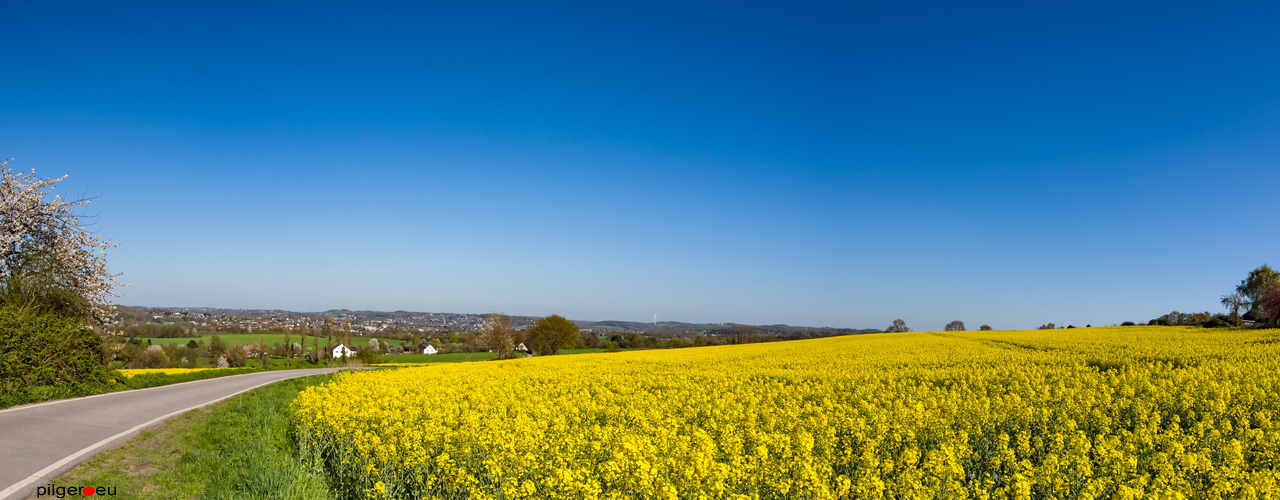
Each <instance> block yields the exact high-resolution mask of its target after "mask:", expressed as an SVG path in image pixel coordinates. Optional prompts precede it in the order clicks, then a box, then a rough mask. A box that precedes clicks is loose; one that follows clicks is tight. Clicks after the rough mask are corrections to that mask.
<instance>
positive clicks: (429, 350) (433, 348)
mask: <svg viewBox="0 0 1280 500" xmlns="http://www.w3.org/2000/svg"><path fill="white" fill-rule="evenodd" d="M437 352H440V351H437V350H436V346H433V345H429V346H427V347H426V349H423V350H422V353H423V354H435V353H437Z"/></svg>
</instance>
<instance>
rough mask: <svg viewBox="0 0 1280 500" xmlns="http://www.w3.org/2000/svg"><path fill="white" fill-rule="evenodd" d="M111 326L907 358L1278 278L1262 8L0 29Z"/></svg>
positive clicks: (24, 135) (847, 11) (203, 11)
mask: <svg viewBox="0 0 1280 500" xmlns="http://www.w3.org/2000/svg"><path fill="white" fill-rule="evenodd" d="M4 12H5V15H4V17H5V20H6V28H5V30H6V35H5V43H4V44H3V45H0V63H2V64H3V67H4V68H5V75H4V77H3V78H0V156H3V157H6V158H9V157H13V158H16V160H15V162H14V163H13V164H12V165H11V166H12V167H13V168H16V169H21V170H28V169H36V171H37V173H38V174H40V175H42V176H46V175H47V176H61V175H63V174H69V175H70V177H69V178H68V179H67V180H66V181H65V182H64V183H63V184H62V185H61V188H60V191H61V192H63V193H64V194H71V195H78V194H82V193H84V194H88V195H90V196H96V199H95V200H94V202H93V204H92V210H91V212H92V213H94V214H96V215H97V218H96V219H95V225H94V229H95V230H97V231H100V232H101V233H102V234H104V235H105V236H107V237H108V238H110V239H112V240H113V241H115V242H116V243H119V244H120V247H119V248H116V249H114V250H113V251H112V252H111V253H110V254H109V256H108V257H109V262H110V264H111V266H112V269H113V270H114V271H116V272H121V273H123V276H122V277H121V280H122V281H124V282H126V283H130V284H132V286H131V287H129V288H125V289H122V290H119V293H121V294H122V295H124V297H123V298H121V299H119V302H120V303H124V304H132V305H153V306H210V307H244V308H282V309H291V310H307V311H314V310H326V309H331V308H351V309H357V308H359V309H364V308H369V309H382V310H394V309H406V310H423V311H450V312H476V313H484V312H491V311H501V312H506V313H510V314H521V315H545V314H552V313H558V314H563V315H566V316H568V317H571V318H575V319H591V320H602V319H623V320H639V321H645V320H651V319H652V317H653V315H654V314H655V313H656V314H657V315H658V317H659V319H662V320H676V321H690V322H738V323H754V324H773V323H789V324H797V325H810V326H833V327H853V328H884V327H885V326H887V325H888V324H889V323H890V322H891V321H892V320H893V319H895V318H902V319H904V320H905V321H906V322H907V324H908V326H911V327H913V328H914V329H917V330H934V329H940V328H941V327H942V326H943V325H944V324H945V323H946V322H948V321H950V320H954V319H959V320H962V321H964V322H965V323H966V324H967V325H969V326H970V328H975V327H977V326H978V325H980V324H983V323H987V324H990V325H992V326H994V327H996V328H1000V329H1002V328H1033V327H1035V326H1038V325H1040V324H1042V323H1045V322H1054V323H1058V324H1075V325H1084V324H1094V325H1099V324H1112V323H1119V322H1121V321H1126V320H1132V321H1145V320H1147V319H1150V318H1153V317H1156V316H1159V315H1161V314H1164V313H1167V312H1169V311H1170V310H1174V309H1177V310H1180V311H1184V312H1185V311H1203V310H1213V311H1218V310H1220V309H1221V308H1220V306H1218V304H1217V298H1218V297H1219V296H1220V295H1222V294H1224V293H1227V292H1229V291H1230V290H1231V287H1232V286H1234V285H1235V284H1236V283H1237V282H1239V280H1240V279H1242V278H1243V277H1244V276H1245V275H1246V274H1247V272H1248V271H1249V270H1250V269H1252V268H1254V267H1256V266H1258V265H1260V264H1262V263H1264V262H1270V263H1271V264H1273V265H1277V264H1280V259H1278V258H1277V256H1278V254H1277V252H1276V249H1277V248H1280V245H1278V243H1280V236H1278V235H1277V233H1276V231H1275V230H1274V228H1273V226H1274V214H1275V212H1276V208H1277V202H1276V197H1275V194H1274V193H1275V189H1276V186H1277V185H1280V168H1277V166H1278V165H1280V162H1278V160H1280V140H1277V138H1280V64H1278V63H1277V61H1280V60H1278V59H1277V58H1276V57H1275V54H1276V53H1278V52H1280V36H1277V34H1276V30H1275V29H1274V27H1275V26H1276V25H1278V24H1280V4H1276V3H1274V2H1267V3H1264V2H1257V3H1207V2H1206V3H1201V4H1192V3H1171V2H1146V3H1139V2H1128V3H1124V4H1116V3H1114V2H1107V3H1103V2H1095V3H1084V2H1007V3H995V2H986V3H981V2H970V3H964V4H957V3H954V2H892V3H885V2H881V3H858V2H830V3H805V2H776V3H750V4H745V3H742V2H721V3H712V2H700V3H692V2H672V3H656V2H630V3H627V2H582V3H568V2H553V3H538V4H529V3H523V2H522V3H502V2H466V3H459V2H451V3H448V4H444V3H441V4H439V5H430V4H423V3H420V2H403V3H388V2H358V3H357V2H351V3H324V2H296V3H288V2H253V3H249V2H208V3H200V2H156V3H136V2H134V3H128V4H127V5H114V4H111V5H109V4H103V3H100V2H92V3H91V2H59V1H54V2H21V3H19V2H8V3H7V5H6V6H5V8H4Z"/></svg>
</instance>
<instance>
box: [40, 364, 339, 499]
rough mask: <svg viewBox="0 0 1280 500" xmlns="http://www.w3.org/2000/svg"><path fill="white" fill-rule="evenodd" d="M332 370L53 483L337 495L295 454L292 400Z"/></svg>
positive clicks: (250, 397)
mask: <svg viewBox="0 0 1280 500" xmlns="http://www.w3.org/2000/svg"><path fill="white" fill-rule="evenodd" d="M329 377H330V376H329V375H315V376H310V377H303V378H296V379H290V380H285V381H281V382H276V383H274V384H271V385H268V386H265V387H261V388H258V389H254V390H252V391H249V392H246V393H244V394H240V395H237V396H233V397H231V398H230V399H227V400H225V401H222V402H220V403H218V404H215V405H210V406H206V407H204V408H200V409H197V410H193V411H190V412H187V413H185V414H183V415H181V416H179V417H176V418H173V419H171V420H169V421H167V422H165V423H163V424H160V425H159V426H156V427H153V428H151V429H148V430H145V431H143V432H142V433H140V434H139V435H138V436H137V437H135V438H133V439H132V440H130V441H129V442H128V443H126V444H125V445H124V446H121V447H119V448H116V449H113V450H110V451H107V452H104V453H101V454H99V455H97V456H95V457H93V458H92V459H90V460H88V461H86V462H84V463H82V464H80V465H79V466H77V467H75V468H74V469H72V470H70V471H68V472H67V473H66V474H63V475H62V476H59V477H58V478H57V479H55V480H54V481H53V484H54V486H104V487H114V488H115V491H116V496H115V497H113V498H118V499H139V500H141V499H147V500H151V499H155V500H172V499H179V498H182V499H187V498H192V499H218V500H221V499H227V500H231V499H263V500H310V499H317V500H319V499H327V498H332V497H333V495H331V494H330V492H329V489H328V487H327V485H326V483H325V478H324V477H320V476H315V475H312V474H310V473H307V472H306V470H307V468H306V467H303V466H302V464H301V463H299V462H298V460H297V459H296V458H295V453H294V451H293V450H294V447H293V444H292V441H290V439H289V436H288V430H289V413H288V412H289V403H290V402H291V401H293V399H294V398H295V397H296V396H297V395H298V392H299V391H301V390H302V389H304V388H306V387H308V386H311V385H316V384H320V383H323V382H325V381H327V380H329ZM28 498H29V499H35V496H34V495H33V496H30V497H28Z"/></svg>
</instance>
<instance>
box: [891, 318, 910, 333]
mask: <svg viewBox="0 0 1280 500" xmlns="http://www.w3.org/2000/svg"><path fill="white" fill-rule="evenodd" d="M886 331H888V332H909V331H911V329H910V328H907V322H906V321H902V320H901V319H895V320H893V324H892V325H889V329H888V330H886Z"/></svg>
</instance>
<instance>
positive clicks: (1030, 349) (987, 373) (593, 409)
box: [293, 327, 1280, 499]
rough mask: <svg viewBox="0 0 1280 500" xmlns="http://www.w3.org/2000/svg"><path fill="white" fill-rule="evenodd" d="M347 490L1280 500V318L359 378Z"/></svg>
mask: <svg viewBox="0 0 1280 500" xmlns="http://www.w3.org/2000/svg"><path fill="white" fill-rule="evenodd" d="M293 405H294V406H293V411H294V415H295V416H294V418H295V422H294V435H295V437H296V439H297V440H298V443H299V446H300V449H301V452H302V456H303V458H304V459H305V460H306V461H307V463H308V464H309V465H310V466H312V467H314V468H315V469H316V470H317V471H325V473H327V474H330V475H331V478H332V479H333V484H335V485H336V486H337V487H338V488H339V489H341V490H342V491H341V494H342V495H343V496H344V497H346V498H415V499H426V498H440V499H463V498H474V499H497V498H502V499H519V498H551V499H593V498H610V499H613V498H617V499H621V498H635V499H650V498H655V499H656V498H661V499H675V498H689V499H719V498H751V499H755V498H763V499H775V498H794V499H828V498H857V499H863V498H1056V499H1091V498H1098V499H1102V498H1114V499H1137V498H1205V499H1217V498H1280V424H1278V423H1277V422H1278V421H1280V331H1277V330H1260V331H1235V330H1204V329H1199V328H1183V327H1111V328H1087V329H1072V330H1043V331H1016V332H1011V331H1003V332H1001V331H996V332H990V331H987V332H921V333H903V334H877V335H862V336H852V337H839V338H829V339H819V340H806V341H792V342H778V343H769V344H750V345H742V346H724V347H705V348H691V349H678V350H660V351H642V352H624V353H613V354H592V355H576V356H549V357H537V358H532V359H519V360H511V361H500V362H484V363H460V364H448V365H435V366H429V367H424V368H403V369H389V370H378V371H373V372H360V373H350V372H348V373H342V374H339V375H337V377H336V378H335V379H334V380H333V381H332V382H330V383H328V384H325V385H322V386H317V387H312V388H310V389H307V390H306V391H305V392H303V393H302V394H301V395H300V396H299V397H298V399H297V400H296V401H295V402H294V404H293Z"/></svg>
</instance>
